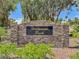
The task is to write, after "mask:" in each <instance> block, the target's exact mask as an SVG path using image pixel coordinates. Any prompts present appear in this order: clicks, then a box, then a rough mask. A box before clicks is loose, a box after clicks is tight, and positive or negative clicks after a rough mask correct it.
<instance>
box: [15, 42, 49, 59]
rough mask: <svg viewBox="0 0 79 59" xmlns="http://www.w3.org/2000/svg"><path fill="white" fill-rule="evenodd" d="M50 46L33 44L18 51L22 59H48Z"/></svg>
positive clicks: (17, 53)
mask: <svg viewBox="0 0 79 59" xmlns="http://www.w3.org/2000/svg"><path fill="white" fill-rule="evenodd" d="M49 51H50V46H48V45H46V44H38V45H35V44H33V43H29V44H27V45H26V46H25V47H23V48H19V49H18V50H17V51H16V55H18V56H19V57H20V58H21V59H46V54H47V53H49Z"/></svg>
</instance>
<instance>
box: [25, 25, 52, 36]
mask: <svg viewBox="0 0 79 59" xmlns="http://www.w3.org/2000/svg"><path fill="white" fill-rule="evenodd" d="M26 29H27V31H26V32H27V35H52V34H53V32H52V31H53V26H27V27H26Z"/></svg>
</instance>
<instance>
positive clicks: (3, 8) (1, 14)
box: [0, 0, 18, 25]
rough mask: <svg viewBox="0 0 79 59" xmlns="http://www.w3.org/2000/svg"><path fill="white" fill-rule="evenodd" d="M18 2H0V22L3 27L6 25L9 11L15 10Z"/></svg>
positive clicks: (5, 0)
mask: <svg viewBox="0 0 79 59" xmlns="http://www.w3.org/2000/svg"><path fill="white" fill-rule="evenodd" d="M17 2H18V0H0V21H1V22H2V24H3V25H8V24H9V22H8V16H9V14H10V11H12V10H14V9H15V8H16V4H17Z"/></svg>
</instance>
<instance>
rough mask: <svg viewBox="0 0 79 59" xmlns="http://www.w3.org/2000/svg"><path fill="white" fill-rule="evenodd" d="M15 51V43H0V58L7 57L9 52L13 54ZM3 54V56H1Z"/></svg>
mask: <svg viewBox="0 0 79 59" xmlns="http://www.w3.org/2000/svg"><path fill="white" fill-rule="evenodd" d="M15 51H16V45H15V44H11V43H10V44H9V43H7V44H0V59H2V58H3V59H4V58H6V59H7V58H8V57H9V55H10V54H14V52H15ZM3 56H4V57H3Z"/></svg>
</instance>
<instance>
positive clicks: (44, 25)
mask: <svg viewBox="0 0 79 59" xmlns="http://www.w3.org/2000/svg"><path fill="white" fill-rule="evenodd" d="M10 31H11V33H10V39H11V41H12V42H15V43H18V44H26V43H28V42H33V43H35V44H39V43H46V44H48V43H50V44H52V45H54V47H68V46H69V26H68V25H62V24H55V23H53V22H51V23H50V22H48V21H47V20H35V21H30V22H28V23H23V24H19V25H13V26H11V28H10Z"/></svg>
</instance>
